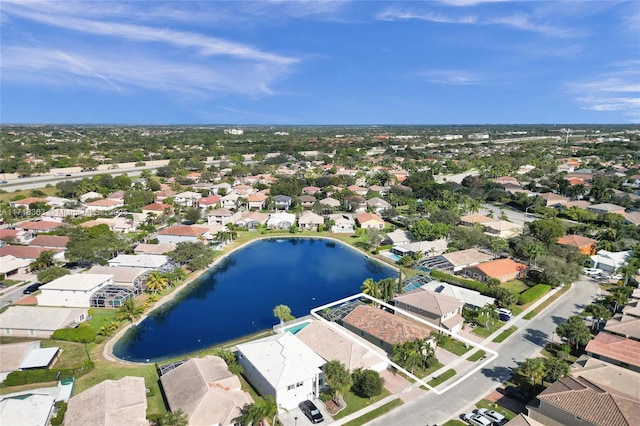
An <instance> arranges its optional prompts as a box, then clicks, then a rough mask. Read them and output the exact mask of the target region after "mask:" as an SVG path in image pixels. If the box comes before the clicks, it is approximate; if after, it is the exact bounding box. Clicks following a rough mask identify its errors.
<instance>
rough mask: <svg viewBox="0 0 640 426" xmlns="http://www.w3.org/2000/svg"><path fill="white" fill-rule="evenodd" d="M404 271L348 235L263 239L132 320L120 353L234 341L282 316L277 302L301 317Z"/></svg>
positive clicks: (145, 355)
mask: <svg viewBox="0 0 640 426" xmlns="http://www.w3.org/2000/svg"><path fill="white" fill-rule="evenodd" d="M396 276H397V272H396V271H395V270H394V269H393V268H390V267H389V266H387V265H384V264H382V263H380V262H378V261H377V260H375V259H372V258H370V257H367V256H365V255H363V254H362V253H361V252H359V251H356V250H354V249H353V248H351V247H348V246H346V245H344V244H342V243H340V242H337V241H334V240H329V239H321V238H282V237H280V238H278V239H277V240H276V239H266V240H259V241H256V242H253V243H251V244H248V245H247V246H245V247H243V248H242V249H240V250H238V251H236V252H234V253H232V254H231V255H229V256H228V257H227V258H226V259H225V260H224V261H222V262H221V263H220V264H218V265H217V266H216V267H214V268H212V269H211V270H210V271H208V272H207V273H206V274H204V275H203V276H202V277H201V278H200V279H199V280H198V281H197V282H195V283H193V284H191V286H190V287H189V288H188V289H185V290H184V291H182V292H181V293H180V294H179V295H178V296H177V297H176V298H175V299H174V300H173V301H171V302H169V303H167V304H165V305H164V306H162V307H161V308H158V309H157V310H155V311H153V312H151V314H150V315H149V316H148V317H147V318H146V319H145V320H144V321H142V322H141V323H140V324H138V325H137V326H135V327H132V328H131V329H130V330H129V331H128V332H127V333H126V334H125V335H124V336H123V337H122V338H121V339H120V340H119V341H118V342H116V344H115V345H114V348H113V352H114V354H115V355H116V356H118V357H120V358H122V359H126V360H132V361H147V360H149V361H157V360H161V359H167V358H170V357H174V356H179V355H183V354H186V353H189V352H194V351H198V350H201V349H204V348H206V347H209V346H212V345H216V344H220V343H224V342H228V341H231V340H234V339H237V338H239V337H242V336H246V335H249V334H252V333H255V332H258V331H261V330H265V329H270V328H271V327H273V325H274V324H277V323H278V319H277V318H275V317H274V315H273V308H274V307H275V306H277V305H281V304H283V305H287V306H289V307H290V308H291V313H292V314H293V315H294V316H296V317H301V316H304V315H307V314H309V311H310V310H311V309H312V308H315V307H317V306H320V305H323V304H326V303H329V302H333V301H335V300H338V299H341V298H344V297H347V296H350V295H353V294H356V293H359V292H360V286H361V285H362V282H363V281H364V280H365V279H367V278H372V279H373V280H375V281H378V280H381V279H383V278H389V277H393V278H395V277H396Z"/></svg>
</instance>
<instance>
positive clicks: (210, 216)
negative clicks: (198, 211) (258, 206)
mask: <svg viewBox="0 0 640 426" xmlns="http://www.w3.org/2000/svg"><path fill="white" fill-rule="evenodd" d="M241 216H242V213H241V212H234V211H231V210H229V209H228V208H224V207H223V208H221V209H216V210H213V211H210V212H209V213H207V224H209V225H222V226H226V225H227V224H228V223H236V221H237V220H238V219H240V217H241Z"/></svg>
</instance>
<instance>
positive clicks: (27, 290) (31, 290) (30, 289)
mask: <svg viewBox="0 0 640 426" xmlns="http://www.w3.org/2000/svg"><path fill="white" fill-rule="evenodd" d="M43 285H44V284H43V283H35V284H31V285H30V286H29V287H27V288H25V289H24V290H22V294H31V293H35V292H36V291H38V289H39V288H40V287H41V286H43Z"/></svg>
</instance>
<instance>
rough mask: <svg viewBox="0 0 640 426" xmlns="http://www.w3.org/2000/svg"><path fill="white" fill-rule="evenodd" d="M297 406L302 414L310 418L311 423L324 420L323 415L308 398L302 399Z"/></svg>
mask: <svg viewBox="0 0 640 426" xmlns="http://www.w3.org/2000/svg"><path fill="white" fill-rule="evenodd" d="M299 407H300V410H302V412H303V413H304V415H305V416H307V418H308V419H309V420H311V423H320V422H322V421H323V420H324V417H322V413H321V412H320V410H318V407H316V405H315V404H314V403H313V402H311V401H309V400H308V399H307V400H306V401H302V402H301V403H300V405H299Z"/></svg>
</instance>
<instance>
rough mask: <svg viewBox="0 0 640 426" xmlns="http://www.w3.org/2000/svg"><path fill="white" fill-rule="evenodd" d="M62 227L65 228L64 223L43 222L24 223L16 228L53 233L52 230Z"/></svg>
mask: <svg viewBox="0 0 640 426" xmlns="http://www.w3.org/2000/svg"><path fill="white" fill-rule="evenodd" d="M62 226H64V223H60V222H52V221H46V220H41V221H38V222H22V223H19V224H17V225H16V228H18V229H29V230H36V231H51V230H52V229H56V228H60V227H62Z"/></svg>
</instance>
